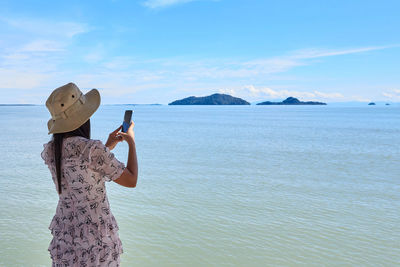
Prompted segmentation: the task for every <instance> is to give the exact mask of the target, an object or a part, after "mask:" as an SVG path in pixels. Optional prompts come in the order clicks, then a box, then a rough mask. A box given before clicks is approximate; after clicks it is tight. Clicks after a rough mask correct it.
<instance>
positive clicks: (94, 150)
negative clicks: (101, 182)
mask: <svg viewBox="0 0 400 267" xmlns="http://www.w3.org/2000/svg"><path fill="white" fill-rule="evenodd" d="M89 168H90V169H92V170H93V171H95V172H98V173H100V175H101V178H102V179H105V181H107V182H110V181H113V180H116V179H118V178H119V177H120V176H121V174H122V172H123V171H124V169H125V164H124V163H122V162H120V161H119V160H118V159H117V158H116V157H115V156H114V154H113V153H112V152H111V151H110V149H109V148H108V147H106V146H105V145H104V144H103V143H102V142H101V141H99V140H94V142H93V144H92V146H91V147H90V153H89Z"/></svg>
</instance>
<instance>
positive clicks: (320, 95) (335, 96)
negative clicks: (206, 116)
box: [219, 85, 344, 101]
mask: <svg viewBox="0 0 400 267" xmlns="http://www.w3.org/2000/svg"><path fill="white" fill-rule="evenodd" d="M219 91H220V93H226V94H231V95H235V96H238V97H243V98H248V97H250V98H251V100H252V101H254V100H260V99H262V100H264V99H265V98H270V99H284V98H287V97H289V96H292V97H297V98H301V99H302V100H303V99H304V100H321V99H322V100H339V99H342V98H343V97H344V96H343V95H342V94H340V93H324V92H320V91H316V90H315V91H296V90H274V89H271V88H269V87H255V86H254V85H246V86H243V87H239V88H236V89H232V88H230V89H221V90H219Z"/></svg>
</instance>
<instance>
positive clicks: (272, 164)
mask: <svg viewBox="0 0 400 267" xmlns="http://www.w3.org/2000/svg"><path fill="white" fill-rule="evenodd" d="M127 108H131V107H128V106H123V105H119V106H102V107H100V109H99V110H98V111H97V112H96V114H95V115H94V116H93V118H92V138H94V139H101V140H104V141H105V140H106V138H107V135H108V133H109V132H110V131H112V130H113V129H114V128H117V127H118V124H119V123H120V121H121V120H122V117H123V112H124V110H125V109H127ZM133 109H134V110H135V112H134V119H135V122H136V127H135V131H136V143H137V153H138V159H139V173H140V174H139V182H138V186H137V188H135V189H129V188H123V187H120V186H118V185H117V184H115V183H107V191H108V197H109V200H110V205H111V210H112V212H113V213H114V215H115V217H116V219H117V221H118V223H119V225H120V237H121V240H122V243H123V246H124V254H123V255H122V257H121V263H122V266H295V265H296V266H297V265H304V266H321V265H325V266H338V265H341V266H351V265H352V266H378V265H380V266H397V265H400V212H399V211H400V147H399V138H400V107H399V106H388V107H384V106H382V107H379V106H375V107H371V106H365V107H334V106H329V105H328V106H281V107H280V106H135V107H133ZM48 118H49V115H48V112H47V110H46V108H45V107H44V106H26V107H24V106H22V107H21V106H20V107H13V106H11V107H7V106H0V125H1V126H0V127H1V128H0V129H1V131H0V151H1V154H2V156H1V157H0V266H49V265H50V258H49V254H48V252H47V247H48V244H49V242H50V239H51V235H50V232H49V230H48V229H47V227H48V225H49V223H50V220H51V218H52V216H53V214H54V212H55V208H56V204H57V193H56V191H55V187H54V185H53V182H52V181H51V178H50V173H49V171H48V169H47V167H46V166H45V165H44V164H43V162H42V160H41V158H40V152H41V151H42V144H43V143H45V142H47V141H48V140H49V136H48V135H47V129H46V123H47V119H48ZM127 152H128V148H127V145H126V144H120V145H119V146H117V148H116V149H115V150H114V153H115V154H116V156H117V157H118V158H119V159H120V160H122V161H124V162H125V161H126V158H127Z"/></svg>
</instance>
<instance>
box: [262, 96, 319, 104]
mask: <svg viewBox="0 0 400 267" xmlns="http://www.w3.org/2000/svg"><path fill="white" fill-rule="evenodd" d="M257 105H326V103H323V102H316V101H305V102H303V101H300V100H298V99H297V98H295V97H288V98H286V99H285V100H283V101H282V102H270V101H265V102H261V103H258V104H257Z"/></svg>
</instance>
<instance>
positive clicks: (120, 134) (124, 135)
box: [118, 132, 129, 138]
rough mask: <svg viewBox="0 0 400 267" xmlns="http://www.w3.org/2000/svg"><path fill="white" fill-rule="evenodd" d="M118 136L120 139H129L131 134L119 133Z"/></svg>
mask: <svg viewBox="0 0 400 267" xmlns="http://www.w3.org/2000/svg"><path fill="white" fill-rule="evenodd" d="M118 136H120V137H122V138H124V137H127V136H129V134H127V133H124V132H119V133H118Z"/></svg>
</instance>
